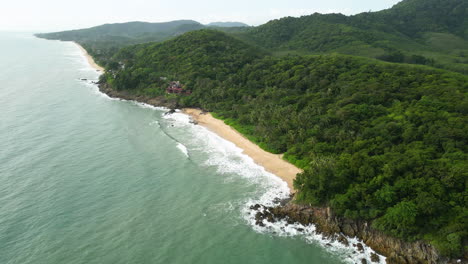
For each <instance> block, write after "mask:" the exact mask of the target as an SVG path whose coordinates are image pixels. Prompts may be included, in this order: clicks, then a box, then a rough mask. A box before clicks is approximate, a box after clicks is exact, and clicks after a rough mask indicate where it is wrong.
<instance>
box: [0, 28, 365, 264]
mask: <svg viewBox="0 0 468 264" xmlns="http://www.w3.org/2000/svg"><path fill="white" fill-rule="evenodd" d="M0 59H1V60H0V264H28V263H31V264H42V263H43V264H56V263H66V264H73V263H103V264H107V263H109V264H116V263H291V264H292V263H353V262H355V261H356V260H357V259H360V258H361V257H362V256H357V255H356V254H352V251H353V250H352V249H345V248H340V247H339V245H338V244H336V243H335V242H332V243H331V246H326V245H325V244H326V243H328V242H330V241H328V242H327V241H321V240H320V239H319V236H317V235H315V234H314V233H313V227H308V228H306V232H305V233H300V232H298V231H297V228H296V229H295V227H294V226H287V227H286V226H284V225H283V226H282V225H281V224H277V225H271V226H269V227H267V228H263V229H260V228H259V227H255V226H254V225H252V221H253V219H252V217H253V216H252V214H251V213H250V211H249V209H248V208H249V206H250V205H251V204H253V203H257V202H262V203H265V204H268V203H271V201H272V200H273V199H274V198H275V197H285V196H286V195H287V187H286V184H285V183H284V182H282V181H281V180H279V179H277V178H276V177H274V176H273V175H271V174H269V173H266V172H265V171H264V170H263V169H262V168H261V167H259V166H257V165H255V164H254V163H253V162H252V161H251V160H250V159H249V158H248V157H246V156H244V155H242V153H241V151H240V150H239V149H237V148H236V147H235V146H234V145H233V144H231V143H229V142H226V141H224V140H222V139H221V138H219V137H217V136H216V135H214V134H212V133H211V132H209V131H207V130H206V129H204V128H203V127H200V126H195V125H192V124H190V123H189V119H188V117H186V116H184V115H183V114H180V113H178V114H174V115H171V116H164V113H165V110H164V109H156V108H153V107H149V106H144V105H140V104H137V103H134V102H128V101H119V100H113V99H110V98H108V97H107V96H105V95H102V94H100V93H99V92H98V90H97V88H96V86H95V85H93V84H92V83H91V82H90V81H89V80H96V79H97V78H98V76H99V74H98V73H97V72H96V71H95V70H93V69H92V68H90V67H89V65H88V64H87V62H86V60H85V58H84V57H83V55H82V54H81V53H80V50H79V49H78V48H77V47H76V46H75V45H74V44H72V43H69V42H58V41H47V40H41V39H37V38H35V37H33V36H32V35H31V34H25V33H18V34H16V33H0ZM81 78H86V79H88V81H83V80H80V79H81ZM366 250H367V249H366ZM366 254H367V255H368V254H369V252H366ZM361 255H362V254H361Z"/></svg>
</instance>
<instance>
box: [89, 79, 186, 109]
mask: <svg viewBox="0 0 468 264" xmlns="http://www.w3.org/2000/svg"><path fill="white" fill-rule="evenodd" d="M98 86H99V91H101V92H102V93H105V94H107V95H108V96H109V97H112V98H119V99H124V100H133V101H137V102H140V103H145V104H149V105H153V106H160V107H167V108H169V109H176V108H178V107H179V105H178V104H177V101H176V100H175V99H167V98H166V97H164V96H158V97H150V96H145V95H138V94H133V93H131V92H128V91H118V90H115V89H113V88H112V87H110V86H109V85H108V84H107V83H98Z"/></svg>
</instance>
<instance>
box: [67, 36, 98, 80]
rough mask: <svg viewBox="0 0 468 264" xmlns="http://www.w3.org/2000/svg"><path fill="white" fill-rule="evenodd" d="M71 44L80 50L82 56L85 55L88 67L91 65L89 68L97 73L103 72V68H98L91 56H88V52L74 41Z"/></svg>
mask: <svg viewBox="0 0 468 264" xmlns="http://www.w3.org/2000/svg"><path fill="white" fill-rule="evenodd" d="M73 43H75V44H76V45H77V46H78V48H80V50H81V52H83V55H85V57H86V59H87V60H88V63H89V65H91V67H93V68H94V69H96V70H98V71H101V72H104V68H103V67H101V66H99V65H98V64H97V63H96V62H95V61H94V59H93V57H91V55H89V54H88V52H87V51H86V50H85V49H84V48H83V47H82V46H81V45H80V44H78V43H76V42H75V41H73Z"/></svg>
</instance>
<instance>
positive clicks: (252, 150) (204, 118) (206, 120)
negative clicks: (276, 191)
mask: <svg viewBox="0 0 468 264" xmlns="http://www.w3.org/2000/svg"><path fill="white" fill-rule="evenodd" d="M74 43H75V44H76V45H77V46H78V47H79V48H80V50H81V51H82V52H83V54H84V55H85V56H86V59H87V60H88V63H89V64H90V65H91V66H92V67H93V68H95V69H96V70H99V71H101V72H104V68H103V67H101V66H99V65H98V64H97V63H96V62H95V61H94V59H93V57H91V55H89V54H88V52H87V51H86V50H85V49H84V48H83V47H82V46H81V45H79V44H78V43H76V42H74ZM183 111H184V113H186V114H188V115H190V116H191V117H192V118H193V119H194V120H196V121H197V122H198V123H199V124H200V125H202V126H204V127H206V128H208V129H209V130H211V131H212V132H214V133H216V134H217V135H219V136H220V137H222V138H224V139H226V140H228V141H231V142H232V143H234V144H235V145H236V146H237V147H239V148H241V149H242V150H243V153H244V154H246V155H247V156H249V157H251V158H252V159H253V160H254V162H255V163H257V164H258V165H260V166H262V167H264V168H265V170H267V171H268V172H270V173H273V174H275V175H276V176H278V177H280V178H281V179H283V180H284V181H285V182H286V183H287V184H288V187H289V188H290V189H291V192H294V188H293V180H294V178H295V177H296V174H298V173H300V172H302V170H301V169H299V168H297V167H296V166H294V165H293V164H291V163H289V162H287V161H285V160H283V159H282V158H281V155H277V154H273V153H270V152H267V151H265V150H263V149H261V148H260V147H259V146H257V145H256V144H255V143H253V142H251V141H250V140H248V139H247V138H245V137H244V136H243V135H242V134H240V133H239V132H237V131H236V130H235V129H234V128H232V127H230V126H228V125H226V124H225V123H224V122H223V121H222V120H219V119H216V118H214V117H213V116H212V115H211V114H210V113H203V114H202V111H201V110H199V109H193V108H186V109H183Z"/></svg>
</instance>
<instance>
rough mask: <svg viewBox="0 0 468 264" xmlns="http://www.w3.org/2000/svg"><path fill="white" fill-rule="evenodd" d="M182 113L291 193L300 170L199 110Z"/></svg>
mask: <svg viewBox="0 0 468 264" xmlns="http://www.w3.org/2000/svg"><path fill="white" fill-rule="evenodd" d="M183 111H184V113H186V114H188V115H190V116H191V117H192V118H193V119H194V120H196V121H197V122H198V124H200V125H202V126H204V127H206V128H208V129H209V130H211V131H212V132H214V133H216V134H218V135H219V136H221V137H222V138H224V139H226V140H228V141H231V142H232V143H234V144H235V145H236V146H237V147H239V148H241V149H242V150H243V153H244V154H246V155H248V156H249V157H251V158H252V159H253V160H254V161H255V163H257V164H258V165H260V166H262V167H264V168H265V170H267V171H268V172H271V173H273V174H275V175H276V176H278V177H280V178H281V179H283V180H284V181H286V182H287V183H288V186H289V188H290V189H291V191H292V192H293V190H294V188H293V180H294V178H295V177H296V174H298V173H300V172H302V170H301V169H299V168H297V167H296V166H294V165H292V164H291V163H289V162H287V161H285V160H283V159H282V158H281V155H277V154H272V153H270V152H267V151H265V150H263V149H261V148H260V147H259V146H257V145H256V144H255V143H253V142H251V141H250V140H248V139H247V138H245V137H244V136H243V135H242V134H240V133H239V132H237V131H236V130H235V129H233V128H232V127H230V126H228V125H226V124H225V123H224V122H223V121H222V120H219V119H216V118H214V117H213V116H212V115H211V114H210V113H202V111H201V110H199V109H192V108H185V109H183Z"/></svg>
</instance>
